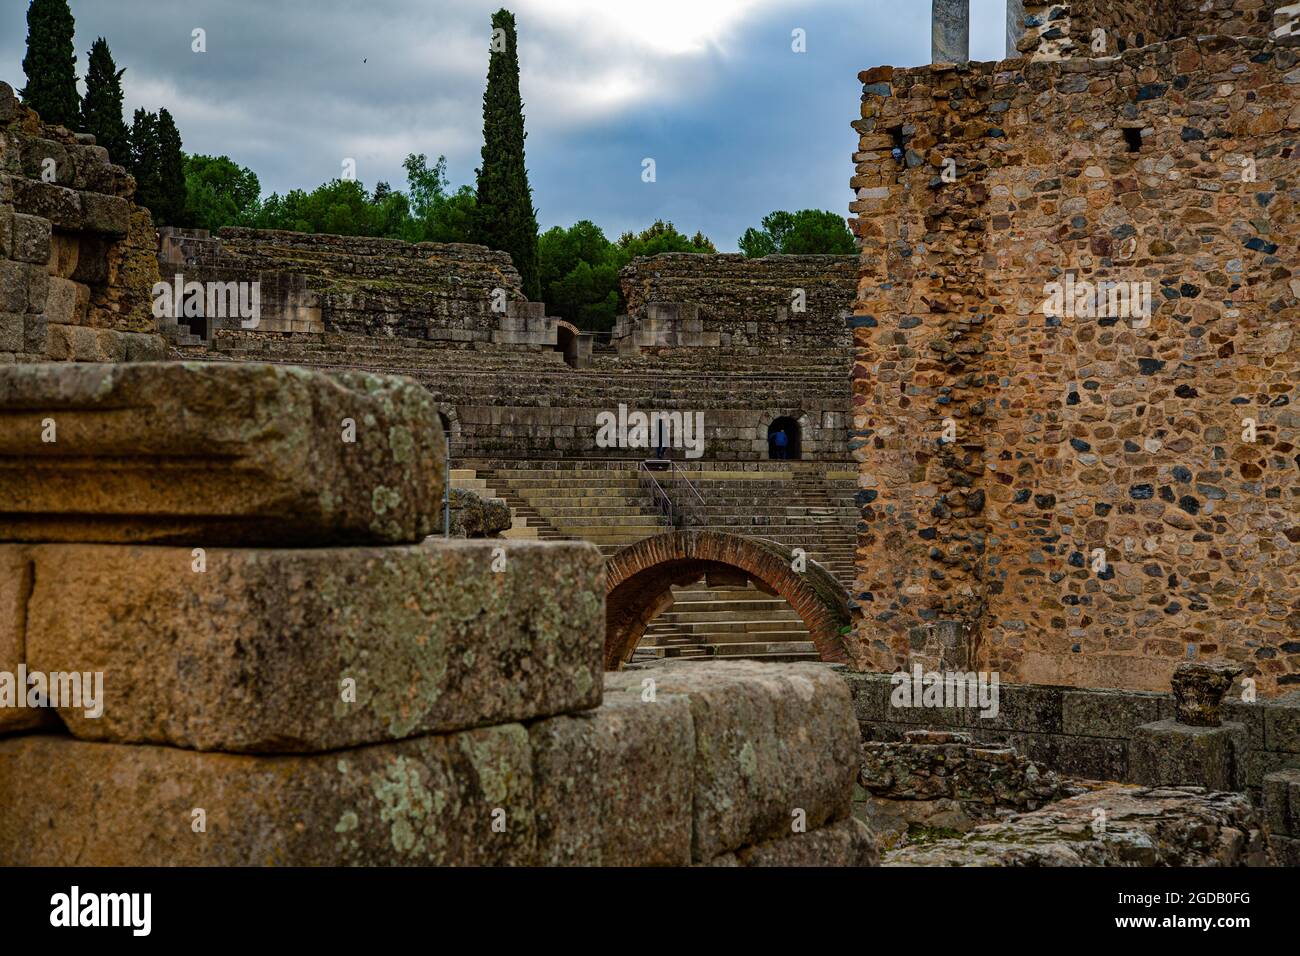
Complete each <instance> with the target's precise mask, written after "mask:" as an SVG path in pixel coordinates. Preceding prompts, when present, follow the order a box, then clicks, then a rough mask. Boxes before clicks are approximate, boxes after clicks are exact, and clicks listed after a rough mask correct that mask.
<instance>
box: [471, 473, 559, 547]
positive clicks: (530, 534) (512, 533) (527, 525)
mask: <svg viewBox="0 0 1300 956" xmlns="http://www.w3.org/2000/svg"><path fill="white" fill-rule="evenodd" d="M451 486H452V487H453V488H463V489H465V490H466V491H473V492H477V493H478V494H480V495H482V496H483V497H485V498H505V500H506V504H507V505H509V506H510V517H511V526H510V530H509V531H506V532H505V533H503V534H502V535H501V537H503V538H532V539H534V540H536V539H538V538H541V539H543V540H556V539H558V538H559V537H560V536H559V535H557V534H556V533H555V531H554V530H553V529H551V528H549V527H543V526H541V524H539V523H538V521H537V520H536V519H535V518H534V519H533V520H530V518H529V515H527V514H526V513H525V512H526V511H527V509H521V510H517V509H516V508H515V507H514V506H513V505H512V504H511V502H510V500H509V499H508V498H506V496H505V495H503V494H501V493H500V492H498V491H497V490H496V489H495V488H493V487H492V486H490V485H489V484H488V482H487V479H485V478H480V477H479V476H478V473H477V472H476V471H475V470H474V469H473V468H453V469H451Z"/></svg>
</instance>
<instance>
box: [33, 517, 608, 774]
mask: <svg viewBox="0 0 1300 956" xmlns="http://www.w3.org/2000/svg"><path fill="white" fill-rule="evenodd" d="M503 544H505V545H506V551H505V555H506V566H505V567H506V569H505V570H504V571H502V572H499V573H496V572H493V571H492V565H493V551H494V548H493V547H492V545H491V544H490V543H489V542H475V541H465V540H456V541H451V542H443V541H442V540H440V539H436V538H435V539H430V541H428V542H426V543H425V544H422V545H408V546H399V547H389V548H374V547H356V548H315V549H302V550H289V549H223V548H211V549H208V550H206V552H205V553H203V554H202V561H203V564H202V565H201V566H199V567H201V568H202V570H198V571H196V570H195V568H196V563H195V562H196V560H198V559H196V557H195V556H194V554H193V552H192V551H191V550H190V549H189V548H168V547H136V546H132V547H123V546H113V545H39V546H34V547H33V548H32V549H31V553H32V555H33V556H34V561H35V575H36V588H35V590H34V591H33V593H32V595H31V599H30V601H29V603H28V607H27V620H28V632H27V648H26V655H27V664H28V667H29V668H32V669H36V670H40V671H44V672H52V671H79V672H102V673H103V674H104V675H105V676H104V697H105V700H104V712H103V715H102V716H101V717H98V718H94V719H91V718H87V717H85V715H84V714H83V712H82V711H80V710H77V709H75V708H66V709H64V710H62V711H61V716H62V717H63V719H64V721H65V723H66V724H67V726H68V729H69V730H70V731H71V732H72V733H73V734H74V735H75V736H78V737H81V738H84V739H87V740H110V741H113V742H116V743H167V744H173V745H176V746H181V747H193V748H196V749H199V750H224V751H234V752H251V753H274V752H298V753H301V752H311V751H318V750H329V749H335V748H340V747H352V746H357V745H360V744H367V743H373V742H377V741H383V740H398V739H402V738H405V737H411V736H415V735H418V734H426V733H432V732H445V731H450V730H460V729H464V728H468V727H476V726H484V725H488V724H500V723H507V722H510V721H516V720H529V719H532V718H536V717H546V716H550V715H553V714H558V713H565V712H569V711H573V710H579V709H582V708H587V707H595V706H597V705H598V704H599V703H600V675H601V667H602V653H603V649H604V608H603V602H602V601H601V600H600V597H599V595H600V594H601V587H602V584H601V582H602V580H603V572H604V564H603V561H602V559H601V556H600V553H599V551H598V550H597V549H596V548H595V547H593V546H591V545H589V544H586V543H579V542H572V543H570V542H564V543H560V542H554V543H551V542H547V543H541V542H504V543H503Z"/></svg>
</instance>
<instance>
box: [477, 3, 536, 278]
mask: <svg viewBox="0 0 1300 956" xmlns="http://www.w3.org/2000/svg"><path fill="white" fill-rule="evenodd" d="M492 28H493V31H492V32H493V43H492V52H491V54H490V57H489V60H488V78H487V89H486V91H484V93H483V165H482V167H481V168H480V169H479V170H478V208H477V212H476V224H475V235H476V239H477V241H478V242H481V243H482V244H483V245H485V246H489V247H490V248H492V249H500V250H503V251H505V252H508V253H510V258H511V259H512V260H513V261H514V264H515V268H516V269H518V270H519V276H520V278H521V279H522V280H523V286H524V295H526V296H528V298H529V299H533V300H536V299H539V298H540V297H541V273H540V269H539V267H538V262H537V214H536V212H535V211H534V210H533V196H532V190H531V189H530V188H529V186H528V170H527V168H526V167H525V165H524V138H525V136H526V135H527V134H525V133H524V105H523V102H522V101H521V100H520V98H519V53H518V51H517V49H516V45H515V44H516V34H515V18H514V15H513V14H512V13H510V11H509V10H505V9H501V10H498V11H497V12H496V13H494V14H493V15H492ZM498 31H500V32H498Z"/></svg>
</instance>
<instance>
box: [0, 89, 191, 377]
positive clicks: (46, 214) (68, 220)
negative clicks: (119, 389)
mask: <svg viewBox="0 0 1300 956" xmlns="http://www.w3.org/2000/svg"><path fill="white" fill-rule="evenodd" d="M134 193H135V181H134V180H133V179H132V178H131V176H130V175H128V174H127V172H126V170H124V169H123V168H122V167H121V166H115V165H113V164H112V161H111V159H110V157H109V155H108V152H107V151H106V150H105V149H104V148H103V147H100V146H96V145H95V140H94V137H92V136H87V135H85V134H76V133H72V132H70V131H68V130H67V129H64V128H63V127H61V126H52V125H49V124H46V123H42V122H41V120H40V117H39V116H37V114H36V113H35V112H33V111H32V110H30V109H28V108H27V107H25V106H22V105H21V104H20V103H19V102H18V99H17V97H16V96H15V95H14V91H13V89H12V88H11V87H10V86H9V85H8V84H6V83H0V363H13V362H32V361H42V360H45V359H56V360H64V361H75V362H85V361H134V360H143V359H149V358H161V357H163V355H164V351H165V344H164V342H163V339H162V337H161V336H159V335H158V334H157V333H156V332H155V331H154V324H153V319H152V315H151V289H152V287H153V284H154V283H155V282H156V281H158V268H157V262H156V261H155V259H154V238H153V235H154V231H153V223H152V220H151V219H150V217H149V213H148V211H147V210H145V209H142V208H140V207H138V206H136V205H134V204H133V203H132V202H131V197H132V196H133V195H134Z"/></svg>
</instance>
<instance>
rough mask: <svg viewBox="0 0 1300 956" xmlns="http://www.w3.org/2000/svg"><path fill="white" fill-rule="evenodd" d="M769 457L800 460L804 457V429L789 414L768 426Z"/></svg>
mask: <svg viewBox="0 0 1300 956" xmlns="http://www.w3.org/2000/svg"><path fill="white" fill-rule="evenodd" d="M767 457H768V458H770V459H772V460H773V461H798V460H799V459H800V458H802V457H803V430H802V429H801V428H800V427H799V422H798V421H796V420H795V419H793V418H791V417H790V416H789V415H782V416H781V417H779V418H774V419H773V420H772V423H771V424H770V425H768V426H767Z"/></svg>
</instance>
